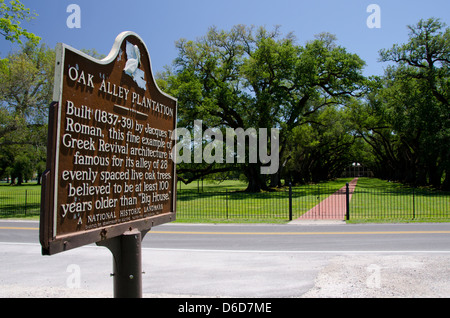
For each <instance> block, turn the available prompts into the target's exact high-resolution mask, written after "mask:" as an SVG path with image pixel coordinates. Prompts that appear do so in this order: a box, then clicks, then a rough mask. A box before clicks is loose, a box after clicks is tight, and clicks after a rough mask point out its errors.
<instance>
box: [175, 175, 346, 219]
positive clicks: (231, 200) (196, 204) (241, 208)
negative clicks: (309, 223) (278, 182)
mask: <svg viewBox="0 0 450 318" xmlns="http://www.w3.org/2000/svg"><path fill="white" fill-rule="evenodd" d="M350 181H351V179H337V180H334V181H329V182H324V183H320V184H314V185H302V186H295V187H292V212H293V219H295V218H298V217H300V216H301V215H302V214H304V213H306V212H307V211H309V210H310V209H311V208H313V207H314V206H315V205H317V204H318V203H320V202H321V201H322V200H324V199H326V198H327V197H328V196H330V195H331V194H333V193H334V192H336V191H337V190H339V189H340V188H342V187H344V186H345V183H346V182H350ZM245 188H246V184H245V183H242V182H239V181H225V182H222V183H217V182H212V181H204V182H203V186H202V184H201V183H200V184H197V183H194V184H190V185H185V184H182V185H181V190H180V185H178V187H177V189H178V199H177V220H178V222H272V223H273V222H276V223H284V222H287V221H289V189H288V187H285V188H282V189H275V190H274V191H271V192H261V193H246V192H243V190H245Z"/></svg>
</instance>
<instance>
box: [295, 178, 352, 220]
mask: <svg viewBox="0 0 450 318" xmlns="http://www.w3.org/2000/svg"><path fill="white" fill-rule="evenodd" d="M357 182H358V178H355V179H353V180H352V181H351V182H350V183H349V191H350V200H351V199H352V194H353V191H354V190H355V187H356V183H357ZM345 188H346V187H345V186H344V187H342V188H341V189H339V190H338V191H336V192H335V193H333V194H332V195H330V196H329V197H328V198H326V199H325V200H323V201H322V202H320V203H319V204H318V205H316V206H315V207H314V208H312V209H311V210H309V211H308V212H306V213H305V214H303V215H302V216H301V217H300V218H298V220H345V214H346V211H347V209H346V202H345V201H346V197H345Z"/></svg>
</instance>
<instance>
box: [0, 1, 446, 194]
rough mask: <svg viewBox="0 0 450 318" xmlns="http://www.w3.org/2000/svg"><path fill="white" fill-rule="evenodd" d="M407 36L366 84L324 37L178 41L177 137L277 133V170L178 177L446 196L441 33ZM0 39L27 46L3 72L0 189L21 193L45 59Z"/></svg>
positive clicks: (42, 135)
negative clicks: (385, 182)
mask: <svg viewBox="0 0 450 318" xmlns="http://www.w3.org/2000/svg"><path fill="white" fill-rule="evenodd" d="M14 3H19V1H16V2H14ZM0 4H2V6H1V7H0V14H1V15H2V17H4V16H7V14H5V12H7V11H8V7H6V6H4V5H3V1H1V2H0ZM16 9H17V10H19V9H21V10H25V11H23V13H24V14H25V16H26V17H28V18H29V17H30V15H31V13H30V12H29V10H28V9H25V8H23V7H20V8H16ZM9 10H10V11H11V8H9ZM17 10H16V11H15V12H18V11H17ZM26 10H28V11H26ZM13 11H14V10H13ZM25 16H22V18H24V17H25ZM0 18H1V17H0ZM19 18H20V17H19ZM5 25H6V27H3V26H5ZM2 28H3V29H2ZM408 28H409V30H410V34H409V40H408V41H407V43H405V44H395V45H393V47H392V48H390V49H384V50H381V51H380V62H389V64H390V66H388V67H387V68H386V71H385V74H384V75H383V76H378V77H374V76H371V77H365V76H363V73H362V71H363V68H364V66H365V63H364V61H363V60H362V59H361V58H360V57H359V56H358V55H356V54H353V53H350V52H348V51H347V50H346V49H345V48H344V47H342V46H339V45H338V43H337V40H336V38H335V36H334V35H332V34H329V33H321V34H319V35H317V36H316V37H315V38H314V39H312V40H311V41H308V42H307V43H305V44H304V45H299V44H298V43H297V42H296V39H295V36H294V35H293V34H292V33H290V34H287V35H285V36H283V35H282V34H281V33H280V29H279V28H278V27H275V28H274V29H273V30H267V29H266V28H263V27H260V28H255V27H248V26H244V25H237V26H234V27H233V28H232V29H231V30H229V31H225V30H219V29H217V28H215V27H212V28H210V30H209V31H208V32H207V34H206V35H205V36H203V37H201V38H199V39H197V40H195V41H188V40H185V39H181V40H179V41H178V42H177V44H176V47H177V49H178V57H177V58H176V60H175V61H174V63H173V65H172V66H171V67H167V68H166V71H164V72H162V73H159V74H158V75H157V81H158V84H159V85H160V87H161V88H162V89H163V90H165V91H166V92H168V93H169V94H171V95H173V96H175V97H176V98H178V103H179V108H178V117H179V122H178V127H186V128H191V129H193V128H194V127H193V125H194V121H195V120H197V119H199V120H202V122H203V129H204V130H206V129H208V128H211V127H219V128H222V129H225V128H233V129H237V128H243V129H244V130H245V129H248V128H255V129H256V130H257V131H258V128H268V129H270V128H279V129H280V136H279V138H280V140H279V145H280V149H279V153H280V168H279V170H278V173H276V174H274V175H261V173H260V171H261V169H260V168H261V167H260V165H261V164H258V163H256V164H253V163H252V164H206V163H203V164H187V163H182V164H179V166H178V177H179V178H180V179H181V180H183V181H185V182H187V183H188V182H192V181H194V180H197V179H201V178H207V177H208V176H209V177H211V176H214V177H224V176H228V177H229V176H232V177H239V176H241V177H243V178H245V180H246V181H247V182H248V188H247V190H248V191H261V190H268V189H270V188H273V187H278V186H282V185H283V182H282V180H284V182H294V183H308V182H317V181H321V180H327V179H330V178H335V177H339V176H340V175H341V174H342V172H343V171H344V169H345V168H346V167H348V166H350V165H351V164H352V163H354V162H358V163H360V164H363V165H364V166H365V167H367V168H368V169H371V170H372V171H373V173H374V174H375V175H376V176H378V177H381V178H385V179H390V180H396V181H401V182H406V183H411V184H416V185H430V186H433V187H436V188H442V189H450V106H449V98H450V96H449V94H450V89H449V85H450V84H449V83H450V77H449V65H450V29H449V28H447V27H446V25H445V24H444V23H443V22H441V21H440V20H439V19H434V18H431V19H428V20H421V21H419V22H418V23H417V24H416V25H413V26H409V27H408ZM14 32H18V33H14ZM20 32H22V33H20ZM23 32H26V33H23ZM0 34H2V35H3V36H4V37H5V38H6V39H8V40H11V41H20V38H21V37H25V38H27V42H26V43H25V44H23V45H22V49H21V51H19V52H17V53H11V54H10V55H8V57H7V58H5V59H3V60H0V112H1V114H0V177H10V178H11V180H17V182H18V183H21V182H22V181H23V180H25V179H29V178H30V177H31V175H32V174H33V173H37V174H38V175H39V173H41V172H42V170H43V169H44V167H45V157H46V142H47V141H46V133H47V113H48V105H49V104H50V102H51V98H52V90H53V87H52V85H53V73H54V51H53V50H52V49H50V48H48V47H46V46H45V45H40V44H38V43H39V40H36V37H35V36H31V35H30V34H28V32H27V31H26V30H23V29H14V28H12V27H11V25H8V24H1V23H0ZM95 54H96V55H97V53H96V52H95ZM205 143H206V142H205ZM204 146H205V144H204ZM192 153H194V152H192ZM257 157H259V156H257ZM234 162H236V160H235V161H234Z"/></svg>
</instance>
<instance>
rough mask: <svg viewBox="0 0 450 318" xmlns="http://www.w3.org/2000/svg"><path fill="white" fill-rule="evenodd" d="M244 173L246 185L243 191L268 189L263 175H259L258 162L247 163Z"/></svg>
mask: <svg viewBox="0 0 450 318" xmlns="http://www.w3.org/2000/svg"><path fill="white" fill-rule="evenodd" d="M244 174H245V176H246V177H247V180H248V186H247V189H246V190H245V192H261V190H268V189H269V188H268V187H267V184H266V180H265V177H264V176H263V175H261V166H260V165H259V164H249V165H248V166H247V167H246V168H245V170H244Z"/></svg>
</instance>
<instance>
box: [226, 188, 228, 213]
mask: <svg viewBox="0 0 450 318" xmlns="http://www.w3.org/2000/svg"><path fill="white" fill-rule="evenodd" d="M225 205H226V207H227V220H228V189H225Z"/></svg>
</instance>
